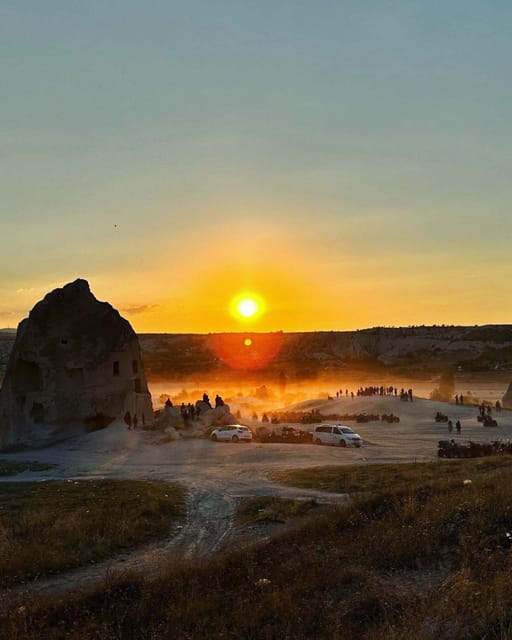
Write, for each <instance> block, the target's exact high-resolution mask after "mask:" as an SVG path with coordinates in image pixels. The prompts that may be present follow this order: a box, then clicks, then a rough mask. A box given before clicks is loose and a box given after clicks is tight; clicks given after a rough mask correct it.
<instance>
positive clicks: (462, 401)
mask: <svg viewBox="0 0 512 640" xmlns="http://www.w3.org/2000/svg"><path fill="white" fill-rule="evenodd" d="M459 401H460V404H464V396H463V395H462V393H461V394H460V398H459Z"/></svg>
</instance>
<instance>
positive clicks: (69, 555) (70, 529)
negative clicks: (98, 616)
mask: <svg viewBox="0 0 512 640" xmlns="http://www.w3.org/2000/svg"><path fill="white" fill-rule="evenodd" d="M0 487H1V492H0V584H1V585H3V586H5V585H7V584H11V583H14V582H17V581H19V580H21V579H27V578H34V577H36V576H39V575H41V574H47V573H54V572H57V571H62V570H63V569H67V568H71V567H76V566H79V565H82V564H85V563H88V562H91V561H96V560H99V559H102V558H106V557H108V556H110V555H111V554H112V553H113V552H114V551H116V550H120V549H125V548H128V547H132V546H134V545H137V544H140V543H141V542H143V541H145V540H149V539H150V538H152V537H157V536H164V535H166V534H167V533H168V532H169V530H170V527H171V523H172V520H173V519H175V518H177V517H179V516H180V515H182V513H183V500H184V493H183V489H182V488H181V487H179V486H177V485H169V484H164V483H160V482H150V481H144V480H100V481H96V480H87V481H80V482H79V481H66V482H56V481H52V482H39V483H33V482H30V483H3V484H2V485H0Z"/></svg>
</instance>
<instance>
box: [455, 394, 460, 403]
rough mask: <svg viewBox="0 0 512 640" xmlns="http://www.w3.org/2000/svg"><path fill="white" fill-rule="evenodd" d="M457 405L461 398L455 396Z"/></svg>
mask: <svg viewBox="0 0 512 640" xmlns="http://www.w3.org/2000/svg"><path fill="white" fill-rule="evenodd" d="M455 404H459V396H457V395H456V396H455Z"/></svg>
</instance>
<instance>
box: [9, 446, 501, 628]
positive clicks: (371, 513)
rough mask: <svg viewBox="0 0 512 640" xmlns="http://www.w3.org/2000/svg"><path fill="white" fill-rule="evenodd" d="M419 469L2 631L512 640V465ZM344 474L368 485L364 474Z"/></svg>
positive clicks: (30, 610)
mask: <svg viewBox="0 0 512 640" xmlns="http://www.w3.org/2000/svg"><path fill="white" fill-rule="evenodd" d="M413 466H414V474H411V468H410V467H409V465H407V466H403V465H389V466H388V467H387V473H386V470H385V469H384V468H381V467H379V466H375V467H373V466H369V467H367V472H368V480H367V484H366V485H365V487H363V488H368V487H370V486H374V485H375V478H378V479H379V482H380V483H381V487H382V488H381V490H380V491H377V492H375V493H374V494H372V495H370V496H366V497H361V496H360V497H358V498H355V499H354V500H352V501H351V502H350V503H348V504H346V505H344V506H339V507H336V508H332V509H331V510H330V511H329V512H328V513H326V514H322V515H319V516H318V517H317V518H312V517H311V518H310V519H309V520H308V521H307V522H306V523H305V524H302V525H300V526H298V527H297V528H296V529H294V530H292V531H289V532H287V533H285V534H283V535H281V536H278V537H276V538H275V539H272V540H271V541H270V542H268V543H266V544H261V545H259V546H256V547H251V548H248V549H245V550H240V551H235V552H233V553H231V554H230V555H226V554H224V555H220V556H218V555H217V556H215V557H212V558H210V559H207V560H206V559H203V560H201V561H199V562H193V563H176V562H172V563H169V564H168V565H167V566H166V567H162V572H161V573H160V574H159V575H156V576H151V577H148V576H141V575H129V574H126V575H124V576H120V577H119V578H118V579H117V580H111V581H110V582H109V583H108V584H104V585H102V586H101V587H98V588H97V589H96V590H95V591H94V592H91V593H89V594H87V595H83V594H82V595H77V594H75V595H68V596H67V597H65V598H58V599H54V600H52V599H47V598H45V599H35V600H26V601H24V603H23V605H22V606H16V607H14V608H12V607H11V608H8V609H4V610H3V611H2V613H1V614H0V628H2V629H3V630H4V634H5V638H6V639H7V640H14V638H20V637H23V638H29V639H35V638H38V639H39V638H48V639H50V638H51V639H59V640H60V639H61V638H62V639H64V638H72V639H75V638H76V639H78V638H80V639H83V640H92V639H99V638H102V639H108V638H123V639H127V640H132V639H133V640H135V638H152V639H154V640H156V639H160V638H161V639H162V640H163V639H167V638H188V639H196V638H197V639H200V638H201V639H202V638H255V639H256V638H258V639H259V638H261V639H268V640H270V639H273V638H290V639H292V638H293V639H299V640H302V639H304V640H305V639H308V640H311V639H316V638H318V639H320V638H334V639H341V638H343V639H345V640H350V639H356V638H357V639H367V640H370V639H371V640H384V639H386V640H410V638H412V637H415V638H418V639H419V640H427V639H434V638H435V639H436V640H440V639H446V640H448V639H450V640H462V639H464V640H473V639H474V640H476V639H477V638H486V639H491V638H492V639H496V640H497V639H500V640H504V639H506V638H512V614H511V613H510V611H512V584H511V582H510V571H511V570H512V558H511V555H510V547H511V543H512V511H511V508H510V505H511V504H512V467H511V466H510V465H508V464H504V463H503V460H501V459H500V460H496V459H487V460H485V461H483V460H479V461H456V462H440V463H439V464H438V465H434V467H433V466H432V465H427V466H426V467H425V475H424V476H423V474H422V465H420V464H415V465H413ZM408 467H409V468H408ZM434 468H438V470H439V472H440V473H439V474H438V477H436V474H434V473H433V472H432V471H433V469H434ZM340 472H342V473H343V474H344V476H345V480H343V482H344V483H347V482H348V483H349V484H352V485H354V484H356V483H355V480H353V479H350V477H349V476H350V475H351V474H352V473H353V474H355V476H354V477H355V478H357V484H358V486H360V485H361V478H360V476H358V475H357V474H358V473H359V470H358V468H357V467H356V468H352V469H346V468H345V469H342V470H340ZM329 473H330V474H331V477H332V478H333V477H334V476H333V475H332V474H333V471H332V470H331V471H330V472H329ZM373 473H375V478H372V474H373ZM386 476H387V477H390V478H393V482H392V483H390V488H386V487H385V483H384V484H383V483H382V481H383V479H385V478H386ZM412 476H413V477H412ZM331 482H334V479H333V480H331ZM264 507H265V505H263V508H264Z"/></svg>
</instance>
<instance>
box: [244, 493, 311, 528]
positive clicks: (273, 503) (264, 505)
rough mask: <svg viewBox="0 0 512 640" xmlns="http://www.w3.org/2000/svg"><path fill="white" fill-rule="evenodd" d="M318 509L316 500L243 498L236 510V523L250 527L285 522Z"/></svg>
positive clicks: (274, 497) (273, 497) (266, 497)
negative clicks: (264, 523)
mask: <svg viewBox="0 0 512 640" xmlns="http://www.w3.org/2000/svg"><path fill="white" fill-rule="evenodd" d="M317 507H318V503H317V502H316V500H293V499H289V498H279V497H276V496H259V497H257V498H245V499H244V500H242V502H241V503H240V506H239V507H238V510H237V522H238V523H239V524H244V525H250V524H257V523H260V522H278V523H282V522H286V521H288V520H290V519H294V518H297V517H300V516H303V515H305V514H306V513H309V512H310V511H311V510H312V509H315V508H317Z"/></svg>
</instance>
